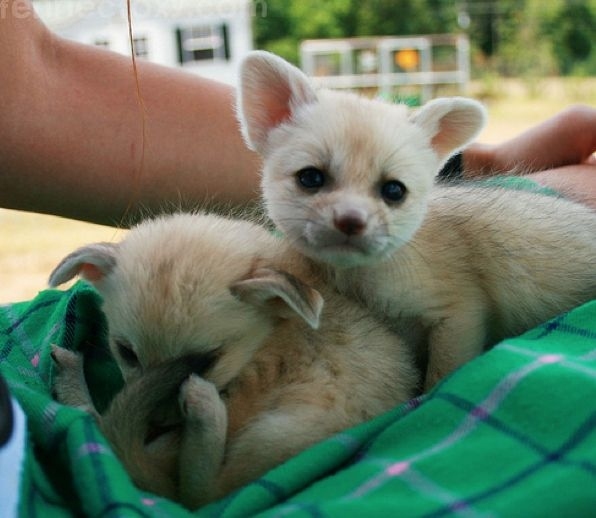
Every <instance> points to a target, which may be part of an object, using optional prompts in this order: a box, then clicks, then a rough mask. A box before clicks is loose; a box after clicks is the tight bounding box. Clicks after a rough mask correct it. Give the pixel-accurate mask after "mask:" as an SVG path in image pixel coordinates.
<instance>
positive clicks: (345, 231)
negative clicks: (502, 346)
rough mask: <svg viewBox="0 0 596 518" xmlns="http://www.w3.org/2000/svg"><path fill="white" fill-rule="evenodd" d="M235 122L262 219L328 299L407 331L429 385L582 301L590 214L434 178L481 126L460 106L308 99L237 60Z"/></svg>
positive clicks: (595, 225)
mask: <svg viewBox="0 0 596 518" xmlns="http://www.w3.org/2000/svg"><path fill="white" fill-rule="evenodd" d="M238 114H239V120H240V123H241V127H242V131H243V134H244V137H245V140H246V142H247V143H248V145H249V147H251V148H252V149H253V150H255V151H257V152H258V153H259V154H260V155H261V157H262V158H263V164H264V165H263V176H262V191H263V197H264V201H265V204H266V208H267V212H268V214H269V216H270V218H271V219H272V220H273V222H274V223H275V224H276V225H277V227H278V228H279V229H280V230H281V231H282V232H283V233H284V234H285V235H286V237H287V238H288V239H289V241H290V242H291V243H292V244H293V245H294V246H295V247H296V248H297V249H298V250H300V251H301V252H303V253H304V254H306V255H308V256H309V257H311V258H314V259H315V260H317V261H320V262H323V263H327V264H328V265H329V266H330V276H331V278H332V279H333V281H334V282H335V285H336V286H337V288H338V289H339V290H340V291H341V292H342V293H347V294H350V295H352V296H354V297H356V298H358V299H360V300H361V301H363V302H364V303H365V304H366V305H367V306H368V307H369V308H370V309H371V310H373V312H374V313H375V314H377V316H385V317H389V318H390V319H391V320H393V321H398V319H400V318H401V319H404V321H405V320H414V321H417V322H418V324H419V325H420V324H421V326H422V327H423V329H424V330H425V333H426V338H425V339H424V340H423V347H424V346H425V345H428V367H427V376H426V386H427V387H431V386H432V385H434V383H436V381H437V380H439V379H440V378H441V377H443V376H444V375H445V374H447V373H449V372H451V371H452V370H453V369H455V368H456V367H457V366H459V365H460V364H462V363H463V362H465V361H467V360H469V359H471V358H472V357H474V356H475V355H477V354H478V353H479V352H481V351H482V350H483V348H484V347H486V346H489V345H492V344H494V343H496V342H498V341H500V340H501V339H503V338H505V337H507V336H510V335H514V334H517V333H519V332H522V331H524V330H526V329H529V328H531V327H533V326H535V325H537V324H539V323H541V322H543V321H545V320H547V319H549V318H550V317H553V316H555V315H557V314H559V313H560V312H562V311H564V310H567V309H570V308H571V307H573V306H575V305H577V304H579V303H581V302H584V301H586V300H588V299H591V298H593V297H594V296H595V295H596V268H595V265H596V215H595V213H594V212H592V211H591V210H590V209H588V208H586V207H584V206H581V205H578V204H575V203H572V202H571V201H566V200H564V199H556V198H553V197H546V196H541V195H538V194H532V193H529V192H520V191H512V190H502V189H498V188H492V189H489V188H487V187H482V186H480V185H477V184H476V185H473V184H469V185H461V184H460V185H459V186H444V187H442V186H439V185H436V184H435V182H434V180H435V176H436V174H437V172H438V171H439V170H440V168H441V166H442V165H443V164H444V163H445V161H446V160H447V159H448V158H449V156H450V155H452V154H453V153H454V152H457V151H458V150H460V149H461V148H462V147H463V146H465V145H466V144H467V143H469V142H470V140H471V139H473V138H474V137H475V136H476V135H477V134H478V132H479V130H480V129H481V128H482V126H483V124H484V120H485V112H484V109H483V108H482V106H481V105H480V104H478V103H477V102H476V101H473V100H470V99H465V98H443V99H436V100H433V101H431V102H429V103H428V104H426V105H425V106H423V107H422V108H420V109H419V110H417V111H409V110H408V109H407V108H406V107H405V106H400V105H393V104H387V103H383V102H381V101H376V100H369V99H365V98H362V97H358V96H356V95H353V94H347V93H339V92H332V91H327V90H319V91H316V90H315V89H314V88H313V86H312V85H311V83H310V82H309V80H308V78H307V77H306V76H305V75H304V74H303V73H302V72H301V71H300V70H298V69H297V68H295V67H293V66H291V65H290V64H288V63H286V62H285V61H283V60H282V59H280V58H278V57H276V56H274V55H271V54H268V53H265V52H260V51H257V52H254V53H252V54H250V55H249V56H248V57H247V58H246V59H245V61H244V63H243V66H242V70H241V87H240V92H239V99H238Z"/></svg>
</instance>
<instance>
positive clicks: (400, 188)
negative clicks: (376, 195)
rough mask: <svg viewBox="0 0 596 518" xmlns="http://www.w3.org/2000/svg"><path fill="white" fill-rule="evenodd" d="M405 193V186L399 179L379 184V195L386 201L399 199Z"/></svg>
mask: <svg viewBox="0 0 596 518" xmlns="http://www.w3.org/2000/svg"><path fill="white" fill-rule="evenodd" d="M405 195H406V186H405V185H404V184H403V183H401V182H400V181H399V180H389V181H388V182H385V183H384V184H383V185H381V196H382V197H383V199H384V200H385V202H386V203H396V202H398V201H401V200H402V199H403V198H404V196H405Z"/></svg>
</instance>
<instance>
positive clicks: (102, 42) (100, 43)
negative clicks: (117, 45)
mask: <svg viewBox="0 0 596 518" xmlns="http://www.w3.org/2000/svg"><path fill="white" fill-rule="evenodd" d="M93 45H95V46H96V47H103V48H104V49H109V48H110V42H109V41H108V40H107V39H105V38H97V39H96V40H95V41H94V42H93Z"/></svg>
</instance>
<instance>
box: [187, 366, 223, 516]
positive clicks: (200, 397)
mask: <svg viewBox="0 0 596 518" xmlns="http://www.w3.org/2000/svg"><path fill="white" fill-rule="evenodd" d="M179 402H180V408H181V411H182V417H183V420H184V424H183V432H182V442H181V445H180V456H179V465H178V469H179V476H180V495H179V499H180V501H181V502H182V503H183V504H184V505H185V506H186V507H188V508H189V509H196V508H198V507H200V506H201V505H204V504H206V503H208V502H210V501H212V500H214V499H216V498H218V497H219V496H221V495H220V494H219V487H218V477H219V474H220V471H221V468H222V464H223V462H224V453H225V446H226V435H227V427H228V415H227V409H226V406H225V404H224V402H223V401H222V399H221V397H220V395H219V393H218V391H217V388H216V387H215V385H213V383H210V382H209V381H206V380H204V379H202V378H200V377H199V376H196V375H194V374H193V375H191V376H190V377H189V378H188V379H187V380H186V381H185V382H184V383H183V384H182V386H181V388H180V396H179Z"/></svg>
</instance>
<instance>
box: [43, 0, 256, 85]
mask: <svg viewBox="0 0 596 518" xmlns="http://www.w3.org/2000/svg"><path fill="white" fill-rule="evenodd" d="M34 5H35V8H36V10H37V12H38V14H39V16H40V18H41V19H42V20H43V21H44V22H45V23H46V24H47V25H48V26H49V27H50V28H51V29H52V30H53V31H54V32H56V33H58V34H59V35H61V36H63V37H65V38H68V39H71V40H74V41H78V42H81V43H86V44H90V45H98V44H102V43H105V44H106V45H105V46H107V48H109V49H110V50H113V51H116V52H119V53H121V54H124V55H130V52H131V49H130V42H129V34H128V20H127V13H126V4H125V2H124V0H102V1H98V0H45V1H37V2H34ZM132 5H133V6H136V8H135V9H134V10H133V14H132V25H133V36H134V37H135V38H140V39H144V38H146V48H147V52H148V54H147V56H146V59H149V60H150V61H152V62H155V63H159V64H162V65H166V66H173V67H183V68H185V69H187V70H189V71H191V72H194V73H197V74H201V75H203V76H205V77H209V78H212V79H216V80H219V81H223V82H226V83H229V84H235V83H236V81H237V79H236V77H237V70H238V66H239V63H240V60H241V59H242V57H243V56H244V55H245V54H246V53H247V52H248V51H250V50H251V49H252V48H253V35H252V20H251V2H250V1H240V0H234V1H226V2H222V3H219V4H214V3H213V2H211V3H209V2H201V0H194V1H187V0H177V1H174V2H171V3H168V2H161V3H151V2H143V1H140V0H137V1H136V2H134V3H133V4H132ZM206 24H209V25H213V26H215V27H220V26H222V25H224V24H225V25H226V26H227V34H228V41H229V47H228V48H229V60H226V59H214V60H205V61H200V62H187V63H184V64H181V63H180V59H179V57H180V52H179V43H178V36H177V30H179V29H188V28H190V27H198V26H203V25H206ZM142 43H143V42H140V43H138V44H137V51H138V50H139V47H140V46H141V44H142ZM102 46H103V45H102Z"/></svg>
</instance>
